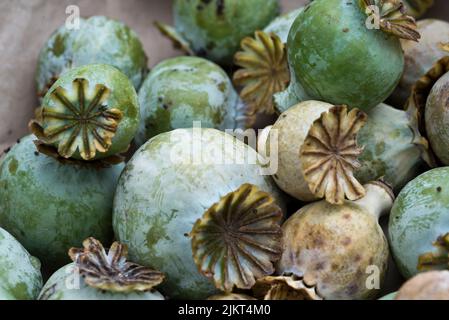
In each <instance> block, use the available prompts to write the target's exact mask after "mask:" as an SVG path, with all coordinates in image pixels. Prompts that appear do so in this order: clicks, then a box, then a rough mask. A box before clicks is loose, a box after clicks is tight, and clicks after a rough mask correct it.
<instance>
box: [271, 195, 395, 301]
mask: <svg viewBox="0 0 449 320" xmlns="http://www.w3.org/2000/svg"><path fill="white" fill-rule="evenodd" d="M376 188H379V187H377V186H376ZM370 191H371V190H370V189H368V191H367V196H366V197H370V196H371V195H370ZM365 199H366V198H364V199H361V200H358V201H356V202H352V201H346V202H345V204H344V205H340V206H337V205H331V204H329V203H327V202H325V201H319V202H315V203H312V204H309V205H307V206H305V207H303V208H302V209H300V210H299V211H297V212H296V213H295V214H294V215H293V216H291V217H290V218H289V219H288V220H287V221H286V222H285V223H284V225H283V234H284V240H283V243H284V252H283V254H282V258H281V260H280V261H279V262H278V267H277V273H278V274H294V275H296V276H298V277H302V278H303V282H304V283H305V285H307V286H308V287H315V289H316V292H317V294H318V295H319V296H320V297H321V298H323V299H328V300H335V299H337V300H340V299H370V298H374V297H375V296H376V295H377V294H378V290H376V289H369V288H368V286H367V283H368V281H369V280H368V277H369V275H370V273H369V272H368V270H369V269H368V268H369V267H370V266H376V267H377V268H378V269H377V270H378V276H379V277H380V279H379V280H380V284H382V281H383V279H384V277H385V272H386V269H387V262H388V243H387V239H386V237H385V235H384V234H383V231H382V229H381V227H380V226H379V224H378V222H377V219H378V215H379V214H380V211H388V210H389V207H391V204H392V203H393V200H392V198H389V196H388V195H387V194H386V193H385V194H382V198H380V197H377V196H375V197H374V198H372V199H370V200H369V201H368V202H367V203H368V205H363V204H362V203H361V201H364V200H365Z"/></svg>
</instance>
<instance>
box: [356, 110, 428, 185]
mask: <svg viewBox="0 0 449 320" xmlns="http://www.w3.org/2000/svg"><path fill="white" fill-rule="evenodd" d="M414 138H415V135H414V132H413V131H412V129H411V128H410V119H409V117H408V115H407V113H406V112H405V111H401V110H397V109H394V108H392V107H390V106H388V105H386V104H383V103H382V104H380V105H378V106H377V107H375V108H374V109H372V110H371V111H369V112H368V121H367V123H366V125H365V126H364V127H363V128H362V129H361V130H360V132H359V134H358V136H357V141H358V143H359V144H360V145H361V146H363V147H364V150H363V153H362V155H361V156H360V157H359V160H360V163H361V164H362V166H361V167H360V168H359V169H357V171H356V174H355V176H356V178H357V180H359V181H360V182H362V183H367V182H369V181H373V180H376V179H380V178H382V177H383V179H384V180H385V181H387V182H388V183H389V184H391V185H392V187H393V189H394V191H396V192H399V191H400V190H401V189H402V187H403V186H404V185H405V184H406V183H407V182H409V181H410V180H412V179H414V178H415V177H417V176H418V175H419V174H420V173H421V169H422V168H423V166H424V161H423V160H422V158H421V151H420V149H419V147H418V146H417V145H415V144H414V143H413V141H414Z"/></svg>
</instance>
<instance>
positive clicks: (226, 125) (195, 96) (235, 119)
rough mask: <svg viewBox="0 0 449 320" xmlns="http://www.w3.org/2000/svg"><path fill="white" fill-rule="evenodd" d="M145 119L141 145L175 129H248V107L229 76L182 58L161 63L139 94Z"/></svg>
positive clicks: (214, 67) (212, 66)
mask: <svg viewBox="0 0 449 320" xmlns="http://www.w3.org/2000/svg"><path fill="white" fill-rule="evenodd" d="M139 102H140V107H141V115H142V120H141V123H140V128H139V131H138V134H137V137H136V142H137V144H138V145H142V144H143V143H145V142H146V141H147V140H148V139H150V138H152V137H154V136H156V135H158V134H159V133H164V132H168V131H171V130H173V129H180V128H191V127H192V125H193V122H194V121H201V126H202V127H206V128H215V129H220V130H225V129H236V128H244V127H245V122H246V121H247V118H246V116H245V110H244V109H245V107H244V105H243V103H242V101H241V100H240V99H239V97H238V94H237V92H236V91H235V90H234V88H233V87H232V83H231V80H230V79H229V77H228V75H227V74H226V73H225V72H224V71H223V69H221V68H220V67H219V66H218V65H216V64H214V63H212V62H210V61H207V60H205V59H202V58H197V57H178V58H172V59H168V60H165V61H163V62H162V63H160V64H158V65H157V66H156V67H155V68H154V69H153V70H152V71H151V73H150V75H149V76H148V78H147V79H146V80H145V82H144V84H143V85H142V88H141V89H140V91H139Z"/></svg>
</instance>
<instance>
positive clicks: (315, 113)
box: [268, 101, 333, 202]
mask: <svg viewBox="0 0 449 320" xmlns="http://www.w3.org/2000/svg"><path fill="white" fill-rule="evenodd" d="M332 107H333V105H331V104H328V103H324V102H319V101H306V102H303V103H300V104H298V105H296V106H294V107H292V108H290V109H288V110H287V111H285V112H284V113H283V114H281V116H280V117H279V119H278V120H277V121H276V123H275V124H274V125H273V127H272V129H271V130H277V133H278V163H279V166H278V170H277V172H276V174H275V175H273V178H274V181H275V182H276V183H277V185H278V186H279V188H281V189H282V190H283V191H285V192H286V193H288V194H289V195H291V196H292V197H295V198H296V199H299V200H302V201H309V202H310V201H314V200H316V199H317V197H316V196H315V195H314V194H313V193H312V192H311V191H310V189H309V186H308V183H307V182H306V180H305V178H304V175H303V173H302V170H301V159H300V156H299V150H300V148H301V146H302V145H303V143H304V140H305V139H306V136H307V134H308V132H309V129H310V127H311V126H312V124H313V122H314V121H315V120H316V119H318V118H319V117H320V115H321V114H322V113H323V112H326V111H329V109H330V108H332ZM271 130H270V131H271ZM269 141H270V139H268V142H269Z"/></svg>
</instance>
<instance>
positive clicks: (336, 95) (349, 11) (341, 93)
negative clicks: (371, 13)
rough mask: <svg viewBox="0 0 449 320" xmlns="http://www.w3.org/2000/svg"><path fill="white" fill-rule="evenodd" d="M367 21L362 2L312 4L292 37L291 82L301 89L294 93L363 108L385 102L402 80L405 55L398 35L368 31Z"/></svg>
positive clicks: (331, 0) (297, 22) (327, 0)
mask: <svg viewBox="0 0 449 320" xmlns="http://www.w3.org/2000/svg"><path fill="white" fill-rule="evenodd" d="M366 20H367V16H366V15H365V13H364V12H363V10H362V9H361V8H360V6H359V2H358V1H357V0H349V1H341V0H321V1H314V2H312V3H311V4H309V5H308V6H307V7H306V9H305V10H304V11H303V12H302V13H300V14H299V16H298V17H297V18H296V20H295V22H294V23H293V26H292V28H291V30H290V33H289V37H288V42H287V43H288V59H289V63H290V67H291V69H292V72H293V73H294V75H295V77H294V78H293V80H292V82H291V86H293V87H298V86H299V87H301V88H300V89H298V88H290V91H291V92H294V91H298V92H299V93H297V94H300V95H305V96H306V97H307V98H309V99H315V100H321V101H326V102H329V103H333V104H346V105H349V106H350V107H357V108H359V109H361V110H363V111H368V110H370V109H371V108H373V107H375V106H376V105H378V104H379V103H381V102H383V101H384V100H385V99H386V98H387V97H388V96H389V95H390V94H391V93H392V91H393V90H394V88H395V87H396V85H397V83H398V82H399V80H400V78H401V75H402V70H403V67H404V56H403V53H402V48H401V44H400V41H399V39H398V38H397V37H395V36H392V35H388V34H386V33H385V32H383V31H381V30H375V29H373V30H369V29H367V27H366V26H365V21H366ZM329 21H332V23H329ZM295 79H296V80H295ZM302 100H303V97H301V96H297V97H296V101H302ZM286 103H287V104H289V103H291V101H287V102H286ZM290 106H291V104H290ZM287 107H288V106H287Z"/></svg>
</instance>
